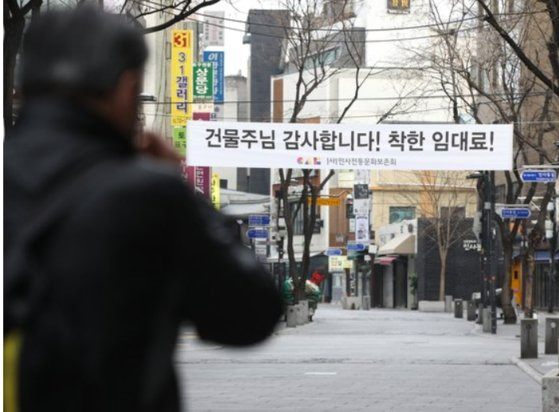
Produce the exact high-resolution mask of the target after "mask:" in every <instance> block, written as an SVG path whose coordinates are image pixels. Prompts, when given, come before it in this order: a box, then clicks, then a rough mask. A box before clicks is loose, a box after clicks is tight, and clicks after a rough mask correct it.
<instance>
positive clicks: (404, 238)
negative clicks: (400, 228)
mask: <svg viewBox="0 0 559 412" xmlns="http://www.w3.org/2000/svg"><path fill="white" fill-rule="evenodd" d="M415 253H416V252H415V235H412V234H405V235H399V236H396V237H395V238H394V239H392V240H390V241H389V242H388V243H386V244H385V245H384V246H381V247H380V249H379V251H378V254H379V255H413V254H415Z"/></svg>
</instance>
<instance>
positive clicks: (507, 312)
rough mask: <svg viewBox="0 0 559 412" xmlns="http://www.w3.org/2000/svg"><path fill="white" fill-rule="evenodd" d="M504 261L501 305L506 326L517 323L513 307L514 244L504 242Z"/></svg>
mask: <svg viewBox="0 0 559 412" xmlns="http://www.w3.org/2000/svg"><path fill="white" fill-rule="evenodd" d="M503 259H504V265H505V277H504V279H503V289H502V293H501V305H502V308H503V315H504V318H505V323H506V324H515V323H516V313H515V311H514V308H513V307H512V302H511V300H512V293H511V292H512V291H511V284H510V282H511V279H512V276H511V273H512V242H509V241H507V242H503Z"/></svg>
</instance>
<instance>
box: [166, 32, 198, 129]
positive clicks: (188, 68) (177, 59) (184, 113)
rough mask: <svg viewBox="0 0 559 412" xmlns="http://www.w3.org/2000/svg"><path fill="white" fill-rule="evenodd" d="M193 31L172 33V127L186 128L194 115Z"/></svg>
mask: <svg viewBox="0 0 559 412" xmlns="http://www.w3.org/2000/svg"><path fill="white" fill-rule="evenodd" d="M192 93H193V87H192V30H173V31H172V33H171V101H172V104H171V126H184V125H186V120H187V119H188V118H189V117H190V115H191V114H192V109H191V105H192V100H193V97H192V96H193V95H192Z"/></svg>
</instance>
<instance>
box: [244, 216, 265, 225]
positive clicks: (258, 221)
mask: <svg viewBox="0 0 559 412" xmlns="http://www.w3.org/2000/svg"><path fill="white" fill-rule="evenodd" d="M248 225H249V226H268V225H270V216H268V215H249V216H248Z"/></svg>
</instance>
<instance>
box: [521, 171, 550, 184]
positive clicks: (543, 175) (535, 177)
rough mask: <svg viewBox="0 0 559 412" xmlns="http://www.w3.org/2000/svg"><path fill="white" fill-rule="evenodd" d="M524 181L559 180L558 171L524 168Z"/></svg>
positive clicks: (522, 177)
mask: <svg viewBox="0 0 559 412" xmlns="http://www.w3.org/2000/svg"><path fill="white" fill-rule="evenodd" d="M520 178H521V179H522V181H523V182H528V183H531V182H538V183H551V182H555V181H556V180H557V172H556V171H555V170H553V169H550V170H523V171H522V173H520Z"/></svg>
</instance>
